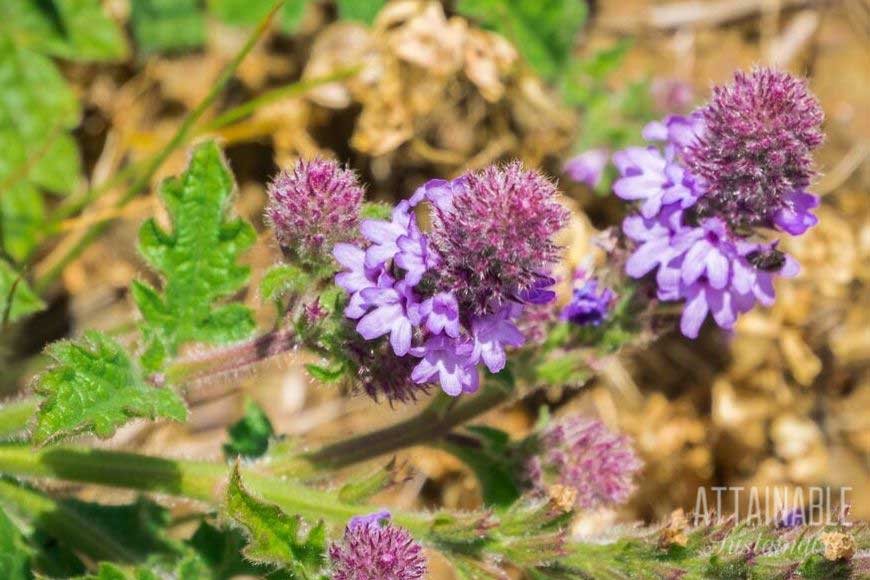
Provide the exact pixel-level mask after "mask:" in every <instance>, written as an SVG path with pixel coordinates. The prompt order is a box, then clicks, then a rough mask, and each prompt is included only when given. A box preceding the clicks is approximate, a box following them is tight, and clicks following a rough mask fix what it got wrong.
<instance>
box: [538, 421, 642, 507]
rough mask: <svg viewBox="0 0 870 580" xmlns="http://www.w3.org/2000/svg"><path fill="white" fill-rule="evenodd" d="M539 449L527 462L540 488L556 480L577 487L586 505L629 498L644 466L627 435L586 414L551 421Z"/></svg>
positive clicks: (581, 504)
mask: <svg viewBox="0 0 870 580" xmlns="http://www.w3.org/2000/svg"><path fill="white" fill-rule="evenodd" d="M540 450H541V451H540V453H539V454H538V455H536V456H535V457H533V458H532V459H531V460H530V462H529V465H528V471H529V476H530V479H531V481H532V484H533V485H534V486H535V487H536V488H537V489H540V490H543V489H546V488H547V487H548V486H550V485H553V484H559V485H563V486H565V487H568V488H572V489H574V490H576V492H577V498H576V503H577V506H578V507H580V508H582V509H595V508H598V507H604V506H610V505H616V504H621V503H625V502H626V501H627V500H628V498H629V496H630V495H631V492H632V491H633V490H634V481H633V480H634V475H635V473H636V472H637V471H638V470H639V469H640V468H641V466H642V462H641V461H640V459H639V458H638V457H637V455H636V454H635V451H634V448H633V447H632V446H631V442H630V441H629V439H628V437H626V436H622V435H617V434H616V433H613V432H612V431H610V430H609V429H608V428H607V427H605V426H604V424H603V423H601V422H600V421H597V420H590V419H586V418H582V417H571V418H567V419H562V420H559V421H556V422H555V423H553V424H551V425H549V426H548V427H546V428H545V429H544V430H543V432H542V433H541V434H540Z"/></svg>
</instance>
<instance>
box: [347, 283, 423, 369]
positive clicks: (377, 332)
mask: <svg viewBox="0 0 870 580" xmlns="http://www.w3.org/2000/svg"><path fill="white" fill-rule="evenodd" d="M384 277H386V275H384ZM359 294H360V296H361V298H362V300H364V301H365V304H366V306H372V307H373V308H372V310H371V311H369V312H368V313H367V314H365V315H364V316H363V317H362V318H361V319H360V321H359V323H358V324H357V325H356V330H357V332H359V334H360V336H362V337H363V338H365V339H366V340H373V339H375V338H379V337H381V336H384V335H385V334H389V335H390V345H391V346H392V347H393V352H395V353H396V354H397V355H398V356H404V355H406V354H408V351H409V350H410V348H411V338H412V334H413V327H414V326H415V325H416V324H417V323H418V322H419V319H418V317H417V306H418V304H419V302H418V299H417V296H416V295H415V294H414V290H413V289H412V288H411V286H410V285H409V284H408V283H407V282H405V281H404V280H399V281H398V282H394V283H392V284H389V283H388V284H384V285H379V286H378V287H374V288H364V289H363V290H360V292H359Z"/></svg>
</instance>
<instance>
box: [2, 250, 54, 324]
mask: <svg viewBox="0 0 870 580" xmlns="http://www.w3.org/2000/svg"><path fill="white" fill-rule="evenodd" d="M10 298H11V300H12V304H11V306H10V304H9V300H10ZM43 308H45V303H44V302H43V301H42V300H40V298H39V296H37V295H36V294H34V292H33V290H31V289H30V286H28V285H27V282H26V281H25V280H24V279H22V278H21V275H20V274H19V273H18V272H16V271H15V270H14V269H13V268H12V266H10V265H9V264H8V263H7V262H6V261H5V260H0V323H2V318H3V316H4V314H5V313H6V312H7V309H8V312H9V322H15V321H16V320H18V319H19V318H21V317H23V316H27V315H28V314H33V313H34V312H39V311H40V310H42V309H43Z"/></svg>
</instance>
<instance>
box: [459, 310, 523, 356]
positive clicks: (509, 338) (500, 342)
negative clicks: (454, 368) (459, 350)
mask: <svg viewBox="0 0 870 580" xmlns="http://www.w3.org/2000/svg"><path fill="white" fill-rule="evenodd" d="M522 310H523V308H522V306H520V305H519V304H517V303H515V302H510V303H508V304H506V305H505V306H503V307H502V308H501V309H499V310H498V311H496V312H494V313H492V314H488V315H486V316H479V317H474V318H473V319H472V320H471V334H472V337H473V339H474V349H473V350H472V352H471V358H472V360H473V361H474V362H478V361H483V364H485V365H486V368H488V369H489V372H491V373H497V372H499V371H500V370H502V369H503V368H504V366H505V364H506V362H507V355H506V354H505V351H504V347H505V346H506V345H507V346H522V345H523V344H524V343H525V337H523V333H522V332H520V331H519V329H518V328H517V326H516V324H515V323H514V320H516V319H517V318H518V317H519V315H520V314H521V313H522Z"/></svg>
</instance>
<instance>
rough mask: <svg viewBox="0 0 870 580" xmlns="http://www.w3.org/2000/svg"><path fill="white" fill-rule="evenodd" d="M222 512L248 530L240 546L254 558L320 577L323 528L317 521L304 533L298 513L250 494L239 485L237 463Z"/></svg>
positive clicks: (323, 558)
mask: <svg viewBox="0 0 870 580" xmlns="http://www.w3.org/2000/svg"><path fill="white" fill-rule="evenodd" d="M225 507H226V514H227V516H229V517H231V518H233V519H234V520H236V521H237V522H238V523H239V524H241V525H242V527H243V528H244V529H245V531H246V532H247V534H248V537H249V538H250V543H249V544H248V546H247V548H245V550H244V554H245V556H246V557H247V558H249V559H251V560H253V561H254V562H262V563H266V564H274V565H279V566H284V567H285V568H286V569H287V571H288V572H290V573H291V574H293V575H294V576H297V577H300V578H312V577H322V576H323V567H324V565H325V563H326V528H325V526H324V525H323V522H322V521H321V522H319V523H318V524H317V525H316V526H314V527H313V528H311V529H310V530H309V531H308V532H307V533H305V532H303V527H304V522H303V520H302V518H301V517H300V516H295V517H294V516H289V515H287V514H285V513H284V512H283V511H281V509H280V508H279V507H278V506H276V505H273V504H270V503H266V502H264V501H262V500H260V499H258V498H255V497H254V496H252V495H250V494H249V493H248V492H247V491H246V490H245V488H244V487H243V486H242V480H241V475H240V473H239V468H238V465H236V467H235V469H233V474H232V476H231V477H230V483H229V486H228V487H227V496H226V506H225Z"/></svg>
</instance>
